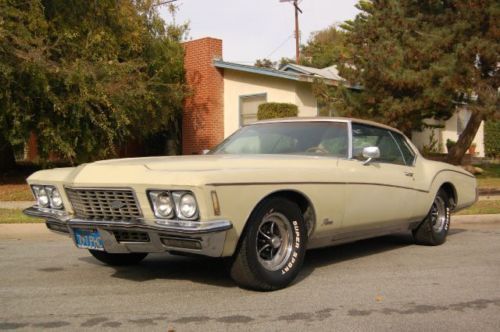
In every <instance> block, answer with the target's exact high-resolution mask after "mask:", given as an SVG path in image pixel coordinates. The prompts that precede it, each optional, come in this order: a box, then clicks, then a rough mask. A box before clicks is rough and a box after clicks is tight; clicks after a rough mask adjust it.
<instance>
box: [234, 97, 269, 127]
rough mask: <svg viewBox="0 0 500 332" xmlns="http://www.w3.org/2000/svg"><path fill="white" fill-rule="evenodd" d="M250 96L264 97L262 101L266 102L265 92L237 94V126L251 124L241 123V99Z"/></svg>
mask: <svg viewBox="0 0 500 332" xmlns="http://www.w3.org/2000/svg"><path fill="white" fill-rule="evenodd" d="M251 97H264V99H265V101H264V103H267V92H261V93H250V94H246V95H239V96H238V127H239V128H241V127H243V126H248V125H251V123H248V124H244V123H243V113H242V104H243V103H242V101H243V99H245V98H251Z"/></svg>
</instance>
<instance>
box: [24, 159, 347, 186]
mask: <svg viewBox="0 0 500 332" xmlns="http://www.w3.org/2000/svg"><path fill="white" fill-rule="evenodd" d="M337 163H338V159H336V158H331V157H324V156H300V155H196V156H169V157H149V158H129V159H111V160H102V161H98V162H94V163H89V164H83V165H80V166H78V167H76V168H69V169H53V170H45V171H39V172H36V173H35V174H33V175H32V176H30V178H29V179H28V180H29V182H30V183H31V184H33V183H38V182H40V183H45V182H47V181H49V183H61V184H62V185H66V186H79V185H81V186H98V187H101V186H111V187H121V186H123V185H128V186H131V185H145V184H149V185H152V184H155V185H174V186H177V185H178V186H200V185H205V184H214V183H219V184H221V183H241V182H264V181H266V182H273V181H276V180H277V176H278V175H279V179H280V180H282V181H297V179H305V178H314V179H315V180H317V181H319V180H320V179H321V176H322V175H321V173H322V172H325V171H328V172H331V170H332V168H333V167H336V165H337Z"/></svg>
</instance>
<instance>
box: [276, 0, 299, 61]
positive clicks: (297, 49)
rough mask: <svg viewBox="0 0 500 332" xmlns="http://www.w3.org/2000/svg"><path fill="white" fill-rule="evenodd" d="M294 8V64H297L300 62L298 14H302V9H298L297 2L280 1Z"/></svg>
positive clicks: (296, 0)
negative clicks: (290, 3) (290, 4)
mask: <svg viewBox="0 0 500 332" xmlns="http://www.w3.org/2000/svg"><path fill="white" fill-rule="evenodd" d="M292 1H293V7H295V63H296V64H299V60H300V30H299V12H300V13H301V14H302V9H300V7H299V3H298V0H280V2H292Z"/></svg>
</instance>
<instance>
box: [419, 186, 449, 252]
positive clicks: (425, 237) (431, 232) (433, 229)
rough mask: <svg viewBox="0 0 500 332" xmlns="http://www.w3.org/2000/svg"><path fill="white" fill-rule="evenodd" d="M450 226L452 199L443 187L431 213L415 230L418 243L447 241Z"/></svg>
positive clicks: (429, 243)
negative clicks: (450, 199)
mask: <svg viewBox="0 0 500 332" xmlns="http://www.w3.org/2000/svg"><path fill="white" fill-rule="evenodd" d="M449 228H450V201H449V199H448V195H447V194H446V192H445V191H444V190H443V189H440V190H439V191H438V193H437V195H436V198H435V199H434V202H433V203H432V206H431V209H430V211H429V214H427V216H426V217H425V219H424V220H423V221H422V223H421V224H420V225H419V226H418V228H416V229H415V230H414V231H413V237H414V239H415V242H416V243H417V244H423V245H429V246H437V245H440V244H443V243H444V242H445V241H446V235H447V234H448V229H449Z"/></svg>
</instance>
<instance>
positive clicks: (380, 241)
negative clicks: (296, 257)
mask: <svg viewBox="0 0 500 332" xmlns="http://www.w3.org/2000/svg"><path fill="white" fill-rule="evenodd" d="M462 232H465V230H464V229H455V228H453V229H452V228H450V230H449V231H448V236H453V235H455V234H459V233H462ZM413 245H416V244H415V241H414V240H413V236H412V234H411V232H405V233H395V234H390V235H385V236H380V237H375V238H371V239H366V240H359V241H356V242H351V243H346V244H341V245H337V246H332V247H326V248H319V249H312V250H308V251H307V253H306V258H305V261H304V266H303V267H302V271H301V272H300V274H299V275H298V277H297V279H296V281H295V282H294V283H298V282H300V281H302V280H304V279H306V278H307V277H308V276H309V275H310V274H312V273H313V271H314V270H315V269H316V268H320V267H322V266H327V265H328V266H329V265H335V264H339V263H342V262H344V261H350V260H355V259H357V258H362V257H367V256H370V255H376V254H380V253H384V252H388V251H392V250H397V249H401V248H404V247H408V246H413Z"/></svg>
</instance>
